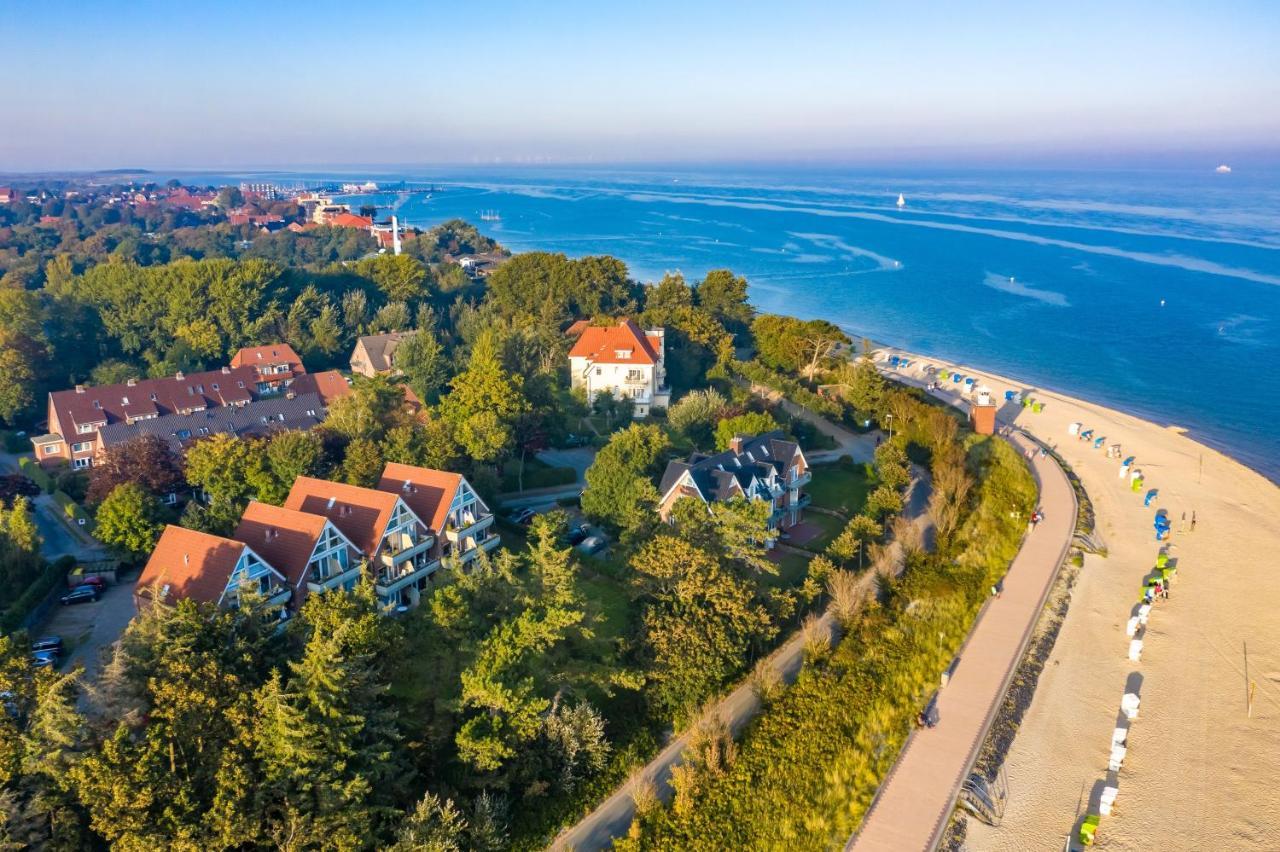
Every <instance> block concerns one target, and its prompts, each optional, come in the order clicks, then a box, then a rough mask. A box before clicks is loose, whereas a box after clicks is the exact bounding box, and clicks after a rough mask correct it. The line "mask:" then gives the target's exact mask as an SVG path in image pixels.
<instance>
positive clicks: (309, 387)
mask: <svg viewBox="0 0 1280 852" xmlns="http://www.w3.org/2000/svg"><path fill="white" fill-rule="evenodd" d="M289 389H290V390H292V391H293V392H294V393H296V394H298V396H302V395H303V394H316V395H317V396H319V397H320V402H322V403H323V404H324V407H325V408H328V407H329V406H330V405H331V404H333V401H334V400H335V399H338V398H340V397H344V396H346V395H347V394H349V393H351V385H349V384H347V380H346V379H345V378H343V376H342V374H341V373H339V372H338V371H337V370H325V371H324V372H322V373H307V374H306V375H303V376H298V378H296V379H294V380H293V384H291V385H289Z"/></svg>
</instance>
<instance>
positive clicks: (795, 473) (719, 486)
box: [658, 431, 812, 547]
mask: <svg viewBox="0 0 1280 852" xmlns="http://www.w3.org/2000/svg"><path fill="white" fill-rule="evenodd" d="M811 477H812V474H811V473H810V471H809V463H808V462H807V461H806V460H805V457H804V453H803V452H802V451H801V450H800V447H799V445H798V444H796V443H795V442H794V441H789V440H787V438H786V436H785V435H784V434H783V433H782V432H781V431H773V432H766V433H765V434H763V435H757V436H756V437H754V438H743V437H735V438H734V439H733V442H732V444H731V445H730V447H729V449H727V450H725V451H724V452H722V453H716V454H714V455H705V454H702V453H695V454H694V455H692V456H690V457H689V460H688V461H673V462H670V463H668V464H667V469H666V471H665V472H664V473H663V474H662V483H661V485H660V486H659V488H658V491H659V493H660V494H661V495H662V498H661V500H660V501H659V503H658V514H659V515H661V516H662V519H663V520H664V521H665V520H668V519H669V518H670V516H671V509H672V507H673V506H674V505H675V503H676V501H677V500H679V499H680V498H682V497H691V498H694V499H697V500H701V501H702V502H703V503H708V504H709V503H712V502H714V501H726V500H732V499H734V498H738V497H741V498H743V499H745V500H764V501H766V502H767V503H768V504H769V505H770V507H771V512H770V514H769V529H770V530H771V531H773V532H775V533H776V532H778V531H781V530H786V529H789V528H791V527H793V526H795V525H796V524H798V523H799V522H800V518H801V513H802V512H803V510H804V507H805V506H807V505H809V495H807V494H804V493H802V491H801V489H802V488H803V487H804V486H805V485H807V484H808V483H809V480H810V479H811ZM775 541H776V537H775V538H770V539H769V540H768V542H767V544H768V546H770V547H772V546H773V545H774V543H775Z"/></svg>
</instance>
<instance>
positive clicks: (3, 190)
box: [0, 186, 18, 204]
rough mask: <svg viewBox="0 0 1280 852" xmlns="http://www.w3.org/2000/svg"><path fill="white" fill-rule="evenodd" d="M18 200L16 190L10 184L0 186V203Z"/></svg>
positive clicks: (10, 202)
mask: <svg viewBox="0 0 1280 852" xmlns="http://www.w3.org/2000/svg"><path fill="white" fill-rule="evenodd" d="M17 200H18V193H17V191H16V190H15V189H14V188H13V187H11V186H0V204H12V203H13V202H15V201H17Z"/></svg>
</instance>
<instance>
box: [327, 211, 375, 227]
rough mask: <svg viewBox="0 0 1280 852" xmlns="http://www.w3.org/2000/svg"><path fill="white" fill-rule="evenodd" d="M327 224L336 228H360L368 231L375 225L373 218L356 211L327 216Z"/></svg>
mask: <svg viewBox="0 0 1280 852" xmlns="http://www.w3.org/2000/svg"><path fill="white" fill-rule="evenodd" d="M325 224H326V225H329V226H331V227H334V228H359V229H361V230H363V231H368V230H370V229H371V228H372V227H373V220H372V219H370V218H369V217H368V216H357V215H356V214H354V213H338V214H337V215H335V216H329V217H328V218H326V220H325Z"/></svg>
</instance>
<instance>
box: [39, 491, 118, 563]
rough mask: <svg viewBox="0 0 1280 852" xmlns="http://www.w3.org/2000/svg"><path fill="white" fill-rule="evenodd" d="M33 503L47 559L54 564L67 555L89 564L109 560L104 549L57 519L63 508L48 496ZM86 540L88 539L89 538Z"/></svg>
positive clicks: (40, 496)
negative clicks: (77, 534)
mask: <svg viewBox="0 0 1280 852" xmlns="http://www.w3.org/2000/svg"><path fill="white" fill-rule="evenodd" d="M31 502H32V507H33V508H34V511H33V512H32V515H33V517H34V520H35V523H36V529H38V530H39V531H40V539H41V543H40V553H41V555H43V556H44V558H45V559H48V560H49V561H50V562H53V561H54V560H56V559H57V558H58V557H59V556H65V555H67V554H70V555H71V556H74V557H75V558H76V559H77V560H80V561H88V562H94V561H97V560H99V559H106V558H107V556H108V554H107V552H106V551H105V550H104V549H103V548H101V547H99V546H98V545H96V544H89V543H87V542H86V541H85V540H83V539H81V538H80V537H79V536H76V535H74V534H73V533H72V532H71V530H70V529H68V528H67V524H65V523H63V522H62V521H61V520H60V519H59V518H58V517H57V513H60V512H62V507H60V506H59V505H58V504H57V503H55V502H54V501H53V498H52V497H50V496H49V495H48V494H40V495H38V496H36V497H34V498H32V501H31ZM84 538H85V539H88V536H87V535H86V536H85V537H84Z"/></svg>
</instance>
